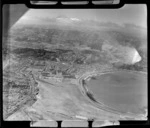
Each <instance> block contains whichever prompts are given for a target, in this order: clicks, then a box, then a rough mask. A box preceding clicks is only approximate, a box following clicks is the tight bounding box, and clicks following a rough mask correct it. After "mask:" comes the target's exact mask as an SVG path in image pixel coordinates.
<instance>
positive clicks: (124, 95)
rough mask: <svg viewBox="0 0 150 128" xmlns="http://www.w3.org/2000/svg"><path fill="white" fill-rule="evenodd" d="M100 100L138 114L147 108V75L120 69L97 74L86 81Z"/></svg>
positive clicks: (118, 108) (116, 107) (113, 106)
mask: <svg viewBox="0 0 150 128" xmlns="http://www.w3.org/2000/svg"><path fill="white" fill-rule="evenodd" d="M86 84H87V86H88V88H89V90H91V91H92V92H93V94H94V97H95V98H97V100H98V101H100V102H102V103H104V104H106V105H108V106H110V107H112V108H115V109H117V110H121V111H123V112H132V113H136V114H141V113H144V111H145V110H144V108H147V75H143V74H137V73H131V72H126V71H120V72H115V73H108V74H103V75H101V76H96V79H91V80H90V81H88V82H86Z"/></svg>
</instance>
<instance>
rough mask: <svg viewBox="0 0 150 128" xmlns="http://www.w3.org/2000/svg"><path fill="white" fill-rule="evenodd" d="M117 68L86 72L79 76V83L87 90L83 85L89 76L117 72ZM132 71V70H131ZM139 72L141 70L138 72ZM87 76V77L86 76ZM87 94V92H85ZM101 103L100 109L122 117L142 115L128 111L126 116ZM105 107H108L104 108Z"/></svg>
mask: <svg viewBox="0 0 150 128" xmlns="http://www.w3.org/2000/svg"><path fill="white" fill-rule="evenodd" d="M115 71H116V70H114V71H106V72H103V73H99V72H93V73H92V74H89V75H88V74H86V75H85V74H84V75H82V76H81V77H80V78H79V81H78V82H79V85H80V86H81V90H82V91H83V92H84V91H85V90H83V87H82V86H83V85H82V80H86V79H87V78H89V77H91V76H93V75H102V74H106V73H113V72H115ZM117 71H118V72H119V71H121V70H117ZM129 71H130V70H129ZM130 72H132V71H130ZM136 72H137V71H136ZM138 73H139V72H138ZM84 76H85V77H84ZM84 94H85V93H84ZM88 100H89V99H88ZM99 103H100V104H101V106H97V107H98V108H100V109H102V110H104V111H107V112H110V113H114V114H117V115H119V116H120V117H129V116H130V117H136V116H140V115H137V114H132V113H128V114H129V115H128V114H127V115H126V116H123V115H122V114H123V113H122V112H119V111H117V110H115V109H113V108H110V107H109V106H106V105H104V104H102V103H101V102H99ZM104 107H106V108H104ZM107 108H108V109H109V110H107Z"/></svg>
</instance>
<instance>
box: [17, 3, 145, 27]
mask: <svg viewBox="0 0 150 128" xmlns="http://www.w3.org/2000/svg"><path fill="white" fill-rule="evenodd" d="M59 16H60V17H61V16H62V17H69V18H76V19H79V20H93V21H97V22H106V23H107V22H110V23H116V24H118V25H124V24H133V25H136V26H141V27H144V28H147V8H146V5H144V4H143V5H142V4H138V5H137V4H126V5H125V6H123V7H122V8H120V9H30V10H29V11H28V12H26V13H25V14H24V15H23V16H22V17H21V18H20V19H19V20H18V21H19V22H23V21H26V22H32V20H33V21H34V22H35V20H36V18H41V19H45V18H47V19H48V18H57V17H59ZM37 22H38V21H37Z"/></svg>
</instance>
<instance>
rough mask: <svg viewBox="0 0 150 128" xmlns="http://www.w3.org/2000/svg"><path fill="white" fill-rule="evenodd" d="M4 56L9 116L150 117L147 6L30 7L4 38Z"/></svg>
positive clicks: (99, 120) (42, 119)
mask: <svg viewBox="0 0 150 128" xmlns="http://www.w3.org/2000/svg"><path fill="white" fill-rule="evenodd" d="M10 6H12V8H15V7H16V6H17V5H10ZM13 15H15V12H14V14H13V13H11V17H13ZM4 17H5V15H4ZM2 57H3V58H2V59H3V85H2V86H3V90H2V95H3V119H4V120H5V121H33V123H32V126H49V125H52V126H53V125H54V126H55V125H56V121H58V120H61V121H63V122H62V123H61V126H62V127H63V126H64V127H71V126H76V127H79V126H81V127H82V126H88V122H87V121H89V120H92V121H93V124H92V125H93V127H94V126H95V127H96V126H98V127H100V126H104V125H114V124H118V125H119V120H133V121H134V120H147V111H148V103H147V102H148V101H147V100H148V93H147V91H148V89H147V86H148V85H147V79H148V78H147V65H148V64H147V6H146V4H125V5H124V6H123V7H121V8H118V9H98V8H95V9H90V8H89V9H32V8H31V9H28V10H27V11H26V12H25V13H24V14H23V15H22V16H21V17H20V18H19V19H18V20H17V21H16V22H15V23H13V24H12V25H11V26H10V27H9V30H8V34H7V36H5V35H3V49H2ZM53 121H54V122H53ZM114 122H115V123H114Z"/></svg>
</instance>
